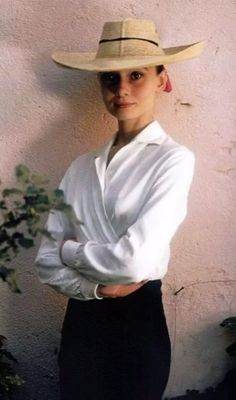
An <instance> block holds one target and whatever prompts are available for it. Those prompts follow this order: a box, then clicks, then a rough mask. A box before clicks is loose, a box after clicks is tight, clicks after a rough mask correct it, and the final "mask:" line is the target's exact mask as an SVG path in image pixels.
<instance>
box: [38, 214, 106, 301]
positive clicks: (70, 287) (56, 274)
mask: <svg viewBox="0 0 236 400" xmlns="http://www.w3.org/2000/svg"><path fill="white" fill-rule="evenodd" d="M46 229H47V230H48V231H49V232H50V233H51V235H52V237H53V238H54V240H50V239H48V238H46V237H44V238H43V239H42V243H41V246H40V248H39V251H38V254H37V257H36V266H37V273H38V277H39V279H40V281H41V282H42V283H43V284H47V285H49V286H51V287H52V288H54V289H55V290H57V291H58V292H60V293H62V294H64V295H65V296H68V297H72V298H75V299H79V300H90V299H94V298H98V297H97V295H96V289H97V286H98V285H97V284H96V283H94V282H92V281H91V280H89V279H87V278H86V277H84V276H83V275H81V273H79V271H76V270H75V269H74V268H71V267H69V266H67V265H64V264H63V263H62V262H61V259H60V256H59V248H60V245H61V243H62V241H63V240H64V239H65V238H66V237H71V236H72V235H73V233H72V230H71V229H70V226H69V223H68V220H67V219H66V218H65V216H64V215H63V214H62V213H60V212H51V213H50V215H49V218H48V221H47V224H46Z"/></svg>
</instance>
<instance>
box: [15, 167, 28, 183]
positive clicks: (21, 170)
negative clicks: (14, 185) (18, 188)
mask: <svg viewBox="0 0 236 400" xmlns="http://www.w3.org/2000/svg"><path fill="white" fill-rule="evenodd" d="M15 174H16V179H17V182H19V183H21V184H25V183H28V182H29V179H30V170H29V168H28V167H26V165H23V164H19V165H17V166H16V168H15Z"/></svg>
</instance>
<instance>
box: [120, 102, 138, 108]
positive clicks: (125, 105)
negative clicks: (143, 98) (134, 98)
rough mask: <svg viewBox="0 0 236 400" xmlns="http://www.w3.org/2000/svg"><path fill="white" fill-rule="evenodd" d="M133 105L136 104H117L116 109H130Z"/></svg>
mask: <svg viewBox="0 0 236 400" xmlns="http://www.w3.org/2000/svg"><path fill="white" fill-rule="evenodd" d="M133 105H134V103H115V107H116V108H129V107H131V106H133Z"/></svg>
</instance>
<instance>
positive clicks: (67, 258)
mask: <svg viewBox="0 0 236 400" xmlns="http://www.w3.org/2000/svg"><path fill="white" fill-rule="evenodd" d="M82 246H83V244H82V243H78V242H75V241H74V240H67V241H66V242H64V244H63V245H62V248H61V258H62V262H63V264H65V265H68V267H76V266H79V265H80V264H82V262H81V261H80V260H79V259H78V257H77V256H78V252H79V250H80V249H81V247H82Z"/></svg>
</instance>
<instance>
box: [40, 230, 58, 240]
mask: <svg viewBox="0 0 236 400" xmlns="http://www.w3.org/2000/svg"><path fill="white" fill-rule="evenodd" d="M38 233H41V234H42V235H43V236H46V238H48V239H51V240H55V239H54V238H53V236H52V235H51V233H50V232H48V231H47V230H46V229H41V228H39V229H38Z"/></svg>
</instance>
